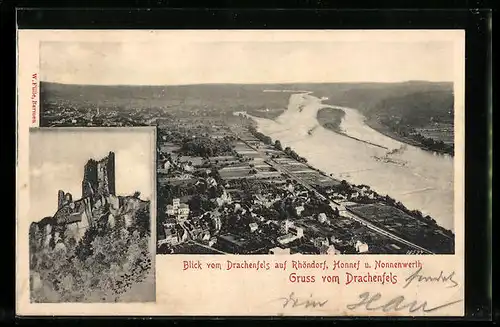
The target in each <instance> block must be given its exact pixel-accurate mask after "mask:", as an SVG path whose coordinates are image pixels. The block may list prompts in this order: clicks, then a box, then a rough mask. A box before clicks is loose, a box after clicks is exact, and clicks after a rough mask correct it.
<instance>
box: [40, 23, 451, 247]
mask: <svg viewBox="0 0 500 327" xmlns="http://www.w3.org/2000/svg"><path fill="white" fill-rule="evenodd" d="M242 33H243V32H242ZM176 40H177V41H175V42H174V41H172V40H171V41H170V42H160V41H159V42H150V41H147V42H146V41H141V40H137V41H127V42H121V41H116V40H115V41H110V42H107V41H102V40H99V41H93V42H80V41H74V42H73V41H67V42H42V43H40V126H42V127H54V128H57V127H68V126H72V127H73V126H82V127H84V126H85V127H103V126H109V127H121V126H123V127H125V126H156V128H157V133H156V134H157V145H156V147H157V149H156V150H157V155H156V167H157V174H156V175H157V187H156V189H157V215H156V216H157V222H156V224H157V225H156V232H157V235H156V242H157V254H332V255H342V254H453V253H455V234H454V227H455V226H454V183H453V177H454V83H453V81H454V75H453V74H454V71H455V67H454V62H453V43H452V42H451V41H450V42H447V41H440V40H438V41H436V40H423V41H422V40H415V41H409V40H405V39H401V40H398V39H397V38H391V39H390V41H388V39H384V40H377V39H373V40H366V39H365V40H363V41H356V40H347V39H346V40H344V41H343V40H340V41H334V42H326V41H315V40H314V39H311V41H293V40H283V41H281V40H277V39H273V38H266V39H265V40H264V39H263V40H259V41H256V40H255V39H252V40H246V39H245V38H241V40H229V39H228V40H221V41H218V40H211V39H210V38H199V39H197V40H189V39H188V38H186V39H182V38H177V39H176ZM132 173H133V172H132Z"/></svg>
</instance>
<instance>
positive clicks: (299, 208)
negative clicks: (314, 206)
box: [295, 206, 304, 216]
mask: <svg viewBox="0 0 500 327" xmlns="http://www.w3.org/2000/svg"><path fill="white" fill-rule="evenodd" d="M302 211H304V206H297V207H295V212H296V213H297V215H298V216H300V215H301V214H302Z"/></svg>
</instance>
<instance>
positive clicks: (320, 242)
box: [313, 237, 330, 249]
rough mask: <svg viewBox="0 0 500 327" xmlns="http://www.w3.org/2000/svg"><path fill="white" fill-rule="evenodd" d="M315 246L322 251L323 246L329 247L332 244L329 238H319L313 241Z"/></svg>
mask: <svg viewBox="0 0 500 327" xmlns="http://www.w3.org/2000/svg"><path fill="white" fill-rule="evenodd" d="M313 244H314V246H315V247H317V248H318V249H321V247H323V246H329V245H330V243H329V242H328V238H326V237H317V238H315V239H314V240H313Z"/></svg>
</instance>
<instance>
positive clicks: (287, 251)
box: [269, 247, 290, 255]
mask: <svg viewBox="0 0 500 327" xmlns="http://www.w3.org/2000/svg"><path fill="white" fill-rule="evenodd" d="M269 254H274V255H281V254H290V249H289V248H285V249H283V248H280V247H275V248H272V249H270V250H269Z"/></svg>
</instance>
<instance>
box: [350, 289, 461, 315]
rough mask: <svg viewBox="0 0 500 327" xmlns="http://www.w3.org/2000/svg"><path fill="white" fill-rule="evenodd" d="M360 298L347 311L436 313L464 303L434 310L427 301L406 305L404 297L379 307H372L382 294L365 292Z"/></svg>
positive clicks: (444, 304) (439, 306)
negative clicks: (406, 310)
mask: <svg viewBox="0 0 500 327" xmlns="http://www.w3.org/2000/svg"><path fill="white" fill-rule="evenodd" d="M359 298H360V299H361V301H359V302H358V303H354V304H348V305H347V309H349V310H355V309H357V308H360V307H363V308H364V309H365V310H368V311H379V310H382V311H383V312H388V311H392V312H394V311H402V310H405V309H408V312H410V313H413V312H416V311H419V310H421V311H422V312H434V311H438V310H440V309H442V308H445V307H449V306H451V305H453V304H456V303H459V302H462V301H463V300H456V301H451V302H446V303H443V304H440V305H438V306H435V307H432V308H428V307H427V306H428V304H427V301H424V302H422V303H418V302H417V301H410V302H407V303H405V301H406V299H405V297H404V296H402V295H400V296H397V297H395V298H392V299H390V300H389V301H382V303H383V304H382V305H378V306H372V305H376V304H377V302H379V303H380V299H381V298H382V294H380V293H376V294H374V295H371V294H370V292H365V293H362V294H360V295H359Z"/></svg>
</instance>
